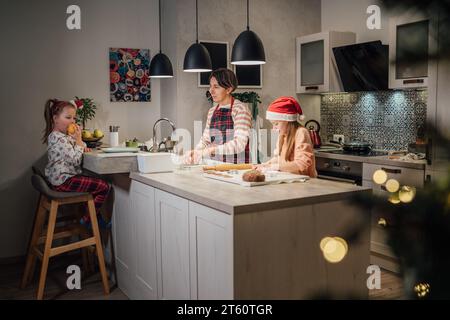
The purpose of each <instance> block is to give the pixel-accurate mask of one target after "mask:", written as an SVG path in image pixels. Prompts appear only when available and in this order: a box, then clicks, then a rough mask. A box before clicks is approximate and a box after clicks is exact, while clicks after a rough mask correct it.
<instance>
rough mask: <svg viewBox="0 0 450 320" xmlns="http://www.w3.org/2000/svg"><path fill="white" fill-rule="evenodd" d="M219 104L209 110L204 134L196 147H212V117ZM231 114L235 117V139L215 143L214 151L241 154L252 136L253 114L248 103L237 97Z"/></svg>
mask: <svg viewBox="0 0 450 320" xmlns="http://www.w3.org/2000/svg"><path fill="white" fill-rule="evenodd" d="M216 107H217V105H214V106H213V107H211V108H210V109H209V111H208V116H207V120H206V126H205V130H203V135H202V137H201V139H200V142H199V143H198V144H197V146H196V147H195V149H197V150H202V149H205V148H208V147H212V146H213V145H214V144H213V143H212V142H211V136H210V129H209V127H210V125H211V118H212V116H213V113H214V110H215V109H216ZM230 107H231V105H229V104H228V105H223V106H220V108H223V109H229V108H230ZM231 116H232V118H233V123H234V124H233V127H234V131H233V134H234V136H233V139H232V140H231V141H227V142H226V143H224V144H219V145H215V147H214V153H215V154H225V155H230V154H235V153H236V154H239V153H241V152H243V151H245V146H246V145H247V142H248V141H249V137H250V129H251V127H252V115H251V113H250V110H249V109H248V107H247V105H246V104H244V103H243V102H241V101H239V100H237V99H235V100H234V103H233V109H232V110H231Z"/></svg>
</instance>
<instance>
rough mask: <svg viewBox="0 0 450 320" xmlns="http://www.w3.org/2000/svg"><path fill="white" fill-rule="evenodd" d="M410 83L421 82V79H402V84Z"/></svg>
mask: <svg viewBox="0 0 450 320" xmlns="http://www.w3.org/2000/svg"><path fill="white" fill-rule="evenodd" d="M411 83H423V79H409V80H403V84H411Z"/></svg>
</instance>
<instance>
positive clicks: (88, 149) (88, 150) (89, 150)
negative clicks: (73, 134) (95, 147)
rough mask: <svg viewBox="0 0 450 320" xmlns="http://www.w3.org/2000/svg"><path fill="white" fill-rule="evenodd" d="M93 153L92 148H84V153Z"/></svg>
mask: <svg viewBox="0 0 450 320" xmlns="http://www.w3.org/2000/svg"><path fill="white" fill-rule="evenodd" d="M91 151H92V149H91V148H88V147H84V152H91Z"/></svg>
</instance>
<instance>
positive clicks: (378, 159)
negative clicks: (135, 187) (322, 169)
mask: <svg viewBox="0 0 450 320" xmlns="http://www.w3.org/2000/svg"><path fill="white" fill-rule="evenodd" d="M314 153H315V155H316V157H318V158H328V159H337V160H347V161H356V162H363V163H372V164H383V165H387V166H396V167H402V168H411V169H419V170H424V169H425V165H426V160H416V161H414V160H412V161H402V160H395V159H389V156H387V155H386V156H375V157H361V156H355V155H350V154H336V153H329V152H326V151H315V152H314Z"/></svg>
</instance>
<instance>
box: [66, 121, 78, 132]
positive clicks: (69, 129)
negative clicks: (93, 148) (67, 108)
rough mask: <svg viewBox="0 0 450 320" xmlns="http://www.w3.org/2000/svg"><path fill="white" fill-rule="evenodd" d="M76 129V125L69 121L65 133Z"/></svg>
mask: <svg viewBox="0 0 450 320" xmlns="http://www.w3.org/2000/svg"><path fill="white" fill-rule="evenodd" d="M76 130H77V126H76V125H75V124H74V123H71V124H69V126H68V127H67V134H74V133H75V131H76Z"/></svg>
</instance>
